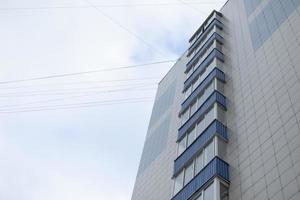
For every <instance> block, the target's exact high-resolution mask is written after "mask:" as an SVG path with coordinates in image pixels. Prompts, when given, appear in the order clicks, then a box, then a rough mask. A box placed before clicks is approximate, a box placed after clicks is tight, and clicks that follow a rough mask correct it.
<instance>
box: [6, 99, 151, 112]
mask: <svg viewBox="0 0 300 200" xmlns="http://www.w3.org/2000/svg"><path fill="white" fill-rule="evenodd" d="M146 101H150V102H152V101H153V98H151V97H145V98H135V99H127V100H126V99H121V100H118V101H116V100H110V101H98V102H84V103H78V104H61V105H54V106H44V107H31V108H23V110H22V108H20V109H19V110H16V109H15V110H2V111H0V114H8V113H21V112H35V111H46V110H61V109H75V108H76V109H78V108H87V107H95V106H106V105H116V104H127V103H141V102H146Z"/></svg>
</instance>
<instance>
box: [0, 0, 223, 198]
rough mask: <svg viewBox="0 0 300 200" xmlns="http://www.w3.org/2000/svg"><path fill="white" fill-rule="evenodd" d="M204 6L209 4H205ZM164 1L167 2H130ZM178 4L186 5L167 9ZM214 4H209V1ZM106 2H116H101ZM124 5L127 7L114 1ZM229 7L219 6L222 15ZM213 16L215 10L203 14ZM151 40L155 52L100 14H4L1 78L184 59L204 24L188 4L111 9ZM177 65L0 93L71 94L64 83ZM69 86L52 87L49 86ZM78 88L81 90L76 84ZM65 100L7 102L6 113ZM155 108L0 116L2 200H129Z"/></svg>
mask: <svg viewBox="0 0 300 200" xmlns="http://www.w3.org/2000/svg"><path fill="white" fill-rule="evenodd" d="M203 1H204V0H203ZM126 2H128V3H155V2H160V3H161V2H162V1H146V0H143V1H138V2H137V1H126ZM164 2H172V3H174V2H177V1H171V0H169V1H164ZM206 2H207V1H206ZM93 3H94V4H107V1H100V0H99V1H96V0H94V1H93ZM109 3H111V4H120V3H124V1H120V0H118V1H109ZM65 5H85V4H84V1H69V0H64V1H58V0H57V1H38V0H30V1H20V0H13V1H11V0H9V1H8V0H7V1H2V2H1V3H0V7H43V6H65ZM220 5H222V4H221V3H220V4H218V5H216V7H220ZM197 7H198V8H199V9H203V10H205V11H207V10H210V9H211V8H212V5H209V4H206V5H205V6H203V7H201V6H197ZM104 11H105V13H107V14H108V15H109V16H111V17H112V18H113V19H115V20H116V21H118V22H119V23H121V24H122V25H123V26H125V27H126V28H128V29H129V30H130V31H132V32H134V33H135V34H137V35H139V37H142V38H143V40H145V41H147V43H150V44H151V45H153V46H154V47H155V48H157V49H160V51H163V52H164V54H165V56H161V55H160V54H158V53H155V52H154V51H152V50H150V49H149V48H148V47H147V45H145V44H143V42H141V41H139V40H138V39H136V38H135V37H134V36H132V35H131V34H128V32H126V31H124V30H123V29H122V28H120V27H119V26H117V25H115V24H113V23H112V22H111V21H109V20H107V19H106V18H105V17H103V16H102V15H101V14H100V13H99V12H97V11H96V10H95V9H93V8H78V9H44V10H38V9H37V10H14V11H0V26H1V27H2V28H1V32H0V43H1V47H0V62H1V73H0V80H3V81H4V80H14V79H23V78H30V77H38V76H44V75H49V74H60V73H69V72H77V71H87V70H94V69H99V68H107V67H110V66H116V65H126V64H133V63H143V62H151V61H156V60H162V59H166V58H165V57H167V58H176V57H177V56H178V55H179V54H180V53H182V51H184V49H185V47H186V46H187V39H188V37H189V36H190V35H191V34H192V32H193V31H195V30H196V28H197V27H198V26H199V25H200V24H201V21H202V20H203V17H202V16H201V15H199V13H197V12H195V11H194V10H192V9H189V8H188V7H186V6H184V5H181V6H179V5H172V6H164V7H163V6H162V7H155V6H153V7H149V6H148V7H133V8H105V9H104ZM170 67H171V66H170V65H169V64H161V65H158V66H147V67H145V68H141V69H139V70H128V71H120V72H111V73H97V74H93V75H86V76H80V77H79V76H78V77H77V76H76V77H70V78H68V79H53V80H50V79H49V80H44V81H36V82H31V83H18V84H12V85H10V86H22V85H36V86H34V87H29V88H27V89H26V88H25V89H24V88H23V89H3V86H1V85H0V94H6V93H9V92H15V93H18V92H26V91H32V90H50V89H62V88H70V86H63V83H64V82H74V81H89V80H109V79H118V78H126V77H127V78H136V77H162V76H163V75H164V74H165V73H166V72H167V70H168V69H169V68H170ZM60 83H61V84H62V85H61V86H60V85H58V86H55V87H54V86H47V85H49V84H60ZM72 87H74V88H76V87H79V86H76V87H75V86H72ZM154 94H155V91H154V90H151V91H143V92H132V91H131V92H123V93H117V94H114V95H113V94H106V95H104V94H102V95H95V96H90V97H86V98H79V99H72V98H71V99H67V100H64V101H63V102H52V103H48V104H47V105H51V104H52V105H53V104H57V103H74V102H82V101H92V100H94V101H95V100H101V99H112V98H122V97H141V96H154ZM49 98H57V96H54V97H53V96H46V97H40V96H29V97H26V98H16V97H14V98H4V97H2V98H1V99H0V104H1V105H8V104H14V103H24V102H32V101H39V100H46V99H49ZM151 107H152V102H150V103H149V102H148V103H143V104H127V105H115V106H107V107H93V108H90V109H79V110H62V111H48V112H46V111H45V112H34V113H22V114H20V113H19V114H11V115H3V114H0V199H5V200H27V199H28V200H41V199H43V200H68V199H72V200H83V199H84V200H85V199H89V200H98V199H101V200H102V199H106V200H110V199H124V200H125V199H130V196H131V192H132V188H133V184H134V179H135V175H136V172H137V167H138V161H139V156H140V154H141V150H142V149H141V148H142V144H143V141H144V136H145V134H146V129H147V126H148V124H147V123H148V121H149V117H150V114H151Z"/></svg>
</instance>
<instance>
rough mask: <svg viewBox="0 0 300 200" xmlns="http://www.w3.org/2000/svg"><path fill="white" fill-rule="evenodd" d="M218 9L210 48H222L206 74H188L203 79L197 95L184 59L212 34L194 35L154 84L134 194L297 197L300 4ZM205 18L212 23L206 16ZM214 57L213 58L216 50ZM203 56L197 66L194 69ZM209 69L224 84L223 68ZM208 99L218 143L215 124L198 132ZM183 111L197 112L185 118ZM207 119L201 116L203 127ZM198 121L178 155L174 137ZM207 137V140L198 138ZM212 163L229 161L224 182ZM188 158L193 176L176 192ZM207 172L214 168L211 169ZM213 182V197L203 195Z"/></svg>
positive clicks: (269, 2)
mask: <svg viewBox="0 0 300 200" xmlns="http://www.w3.org/2000/svg"><path fill="white" fill-rule="evenodd" d="M219 13H221V16H222V17H219V16H217V17H215V18H217V19H218V22H214V21H213V23H215V24H216V25H214V26H215V27H216V28H215V29H212V31H213V32H215V33H217V34H218V36H217V37H215V38H214V39H213V41H218V42H217V43H214V44H213V45H216V46H215V47H216V48H217V49H218V50H220V53H218V54H219V55H218V56H219V58H218V60H217V61H216V62H214V65H213V66H211V67H209V66H206V68H207V71H206V72H205V71H204V72H202V71H203V70H202V69H200V68H197V70H195V72H194V74H195V73H199V74H197V76H199V75H200V76H203V77H200V81H199V83H195V84H196V86H197V87H198V88H200V89H198V88H197V89H195V90H194V92H193V93H194V94H193V93H192V94H188V95H185V94H184V93H185V91H186V90H187V89H188V87H189V85H190V84H191V83H192V82H193V81H195V80H196V78H195V77H196V76H195V75H193V74H191V73H190V72H188V71H189V69H190V67H191V60H195V58H193V57H197V56H200V54H202V53H199V54H195V53H193V52H191V49H195V50H196V51H198V52H200V51H202V52H203V55H204V56H207V57H209V56H212V55H211V54H210V53H209V52H207V53H206V52H205V51H204V50H203V49H202V46H205V45H206V43H205V41H209V38H210V36H211V37H214V35H216V34H213V35H209V36H208V37H206V38H205V37H204V36H203V35H204V34H205V33H204V34H201V33H200V34H197V33H196V34H195V35H196V37H198V38H200V39H201V37H203V38H204V39H203V40H204V42H201V44H200V43H199V44H200V46H199V47H195V45H193V43H195V40H196V39H194V38H193V37H192V38H191V42H190V43H191V47H190V48H189V50H187V52H186V53H185V54H184V55H183V56H182V57H181V58H180V59H179V60H178V62H177V63H176V64H175V65H174V66H173V68H172V69H171V70H170V72H169V73H168V74H167V75H166V77H165V78H164V79H163V80H162V81H161V82H160V84H159V88H158V93H157V97H156V102H163V103H155V105H154V109H153V113H152V117H151V123H150V125H149V129H148V133H147V137H146V142H145V147H144V151H143V155H142V159H141V163H140V169H139V172H138V175H137V178H136V183H135V187H134V191H133V195H132V200H158V199H159V200H171V199H172V200H187V199H191V200H195V199H198V197H197V195H200V194H201V197H199V199H201V200H202V199H204V200H206V199H215V200H223V199H230V200H239V199H243V200H247V199H249V200H250V199H251V200H252V199H258V200H264V199H274V200H276V199H278V200H298V199H300V55H299V53H300V1H299V0H229V1H228V2H227V3H226V4H225V5H224V6H223V7H222V9H221V10H220V11H219ZM208 21H209V23H210V22H211V21H210V19H209V18H208ZM219 22H220V23H221V25H220V23H219ZM203 26H205V25H203ZM217 26H219V27H217ZM198 32H199V31H198ZM219 36H220V37H219ZM208 51H213V50H212V49H208ZM222 54H223V55H222ZM213 56H215V57H217V53H216V55H213ZM220 56H221V57H222V58H221V57H220ZM205 59H206V58H203V60H200V61H199V63H197V66H200V67H201V63H203V62H205ZM192 62H193V61H192ZM202 65H204V64H202ZM203 68H205V67H203ZM216 70H219V71H221V72H222V73H221V74H223V75H224V76H225V80H223V79H222V78H220V77H221V76H220V73H219V75H211V74H212V73H210V72H213V71H216ZM214 73H215V74H217V73H216V72H214ZM189 77H192V78H189ZM209 78H210V79H214V80H216V81H215V83H214V90H215V92H214V93H216V91H218V93H220V95H222V96H224V98H225V104H226V105H223V106H225V107H222V103H220V102H218V100H217V98H215V99H213V98H212V96H211V95H209V94H212V93H208V96H205V95H206V93H203V95H202V94H201V92H203V91H204V90H205V89H204V88H205V87H208V85H209V83H208V82H209V81H207V80H208V79H209ZM191 79H193V80H191ZM222 80H223V81H222ZM205 81H206V82H205ZM220 85H221V87H220ZM170 87H173V88H174V89H173V90H172V91H173V94H172V92H170V91H169V90H170V89H169V90H168V88H170ZM201 87H202V88H201ZM207 91H208V92H210V91H211V92H213V90H209V89H207ZM164 93H167V95H164ZM195 93H197V94H196V95H195ZM197 95H198V96H197ZM201 95H202V96H203V98H204V100H202V99H203V98H202V96H201ZM191 96H196V97H191ZM199 96H200V97H199ZM198 97H199V100H197V102H200V103H199V104H200V105H199V106H198V107H196V108H194V107H193V101H194V99H195V98H196V99H197V98H198ZM192 98H193V99H192ZM201 98H202V99H201ZM164 99H165V100H164ZM189 99H192V100H189ZM208 99H212V100H210V101H208ZM206 100H207V101H206ZM219 101H220V100H219ZM186 102H187V103H186ZM207 102H212V104H213V105H215V104H216V105H215V106H214V107H216V113H215V114H214V115H213V116H214V117H215V118H212V119H214V120H216V119H217V120H218V123H219V124H222V126H224V127H226V138H225V139H224V138H222V136H221V135H218V134H220V133H221V134H224V133H223V132H222V131H220V130H219V129H217V128H215V129H212V128H210V129H209V130H213V131H212V132H209V134H208V131H206V129H205V128H206V127H211V126H213V124H212V125H210V123H211V121H210V117H211V116H210V114H209V112H208V111H207V110H209V107H207V108H205V109H204V108H203V106H202V107H201V105H207V104H208V103H207ZM213 102H216V103H215V104H214V103H213ZM160 104H161V105H160ZM187 108H189V109H190V110H191V111H193V113H195V114H193V115H191V116H188V117H186V116H184V111H185V110H186V109H187ZM224 108H225V109H224ZM201 109H202V111H201ZM213 109H214V108H213ZM221 109H222V110H221ZM200 111H201V112H203V113H205V112H208V113H207V114H201V113H200ZM219 111H221V112H220V113H223V114H220V113H218V112H219ZM197 113H200V114H197ZM196 115H197V116H196ZM206 115H207V116H206ZM195 116H196V117H195ZM205 117H206V118H205ZM192 118H193V119H192ZM202 118H203V120H202ZM206 119H208V122H206V123H204V121H205V120H206ZM201 120H202V121H203V124H204V127H203V125H202V124H201V122H202V121H201ZM191 121H193V123H192V122H191ZM164 123H166V125H162V124H164ZM197 123H199V126H198V125H197ZM186 124H188V125H186ZM195 124H196V127H197V128H196V129H195V130H196V131H195V137H194V139H193V142H192V143H191V144H189V146H188V147H187V149H185V150H182V151H183V152H180V153H181V154H179V155H178V153H177V151H178V145H180V144H179V143H180V141H181V140H182V138H183V137H185V136H184V135H186V134H189V132H193V129H192V127H193V126H194V125H195ZM166 126H167V128H166ZM160 127H164V128H160ZM185 127H186V128H185ZM198 127H199V128H198ZM182 130H184V131H182ZM198 130H201V131H198ZM193 133H194V132H193ZM206 135H207V136H206ZM208 135H209V138H208ZM151 136H152V137H151ZM204 136H205V138H208V139H206V140H204V139H202V138H204ZM186 137H187V139H186V140H187V142H186V143H187V144H188V143H189V138H188V136H186ZM212 137H213V138H215V139H213V140H212V139H211V138H212ZM149 138H150V139H149ZM200 140H201V141H202V142H201V141H200ZM147 141H150V142H147ZM155 141H157V142H155ZM158 141H159V142H158ZM211 141H212V142H213V143H214V155H215V156H216V157H215V158H214V159H213V160H211V161H208V162H206V163H204V166H203V167H202V168H201V169H200V171H199V170H196V168H197V167H196V164H197V159H198V156H201V154H202V152H203V155H204V154H205V152H206V148H208V146H209V143H210V142H211ZM147 143H150V144H147ZM156 144H157V146H156ZM181 157H184V158H181ZM179 159H180V162H179V161H178V160H179ZM216 159H217V160H221V161H220V163H226V164H228V169H229V177H228V178H227V177H225V175H224V172H226V170H225V171H224V170H223V171H221V170H220V171H218V170H219V169H217V168H215V167H214V166H217V165H213V163H214V162H216V163H217V160H216ZM203 161H205V159H204V160H203ZM201 162H202V161H201ZM191 163H194V164H193V166H194V168H193V171H194V176H192V177H191V178H190V177H189V179H188V181H189V182H187V183H183V184H184V186H182V187H180V188H179V189H177V190H178V191H175V192H174V187H175V186H174V181H176V177H177V176H178V175H180V170H182V169H186V170H189V168H188V166H190V164H191ZM205 164H206V165H205ZM178 166H180V167H178ZM223 166H225V165H223ZM208 168H211V170H212V171H211V170H210V172H209V173H208V172H206V171H209V170H208ZM225 168H226V166H225ZM214 170H216V171H214ZM214 174H215V175H214ZM221 174H223V175H221ZM225 174H226V173H225ZM188 176H190V175H189V174H188V171H187V177H188ZM207 177H210V178H207ZM183 179H184V178H183ZM203 181H204V182H203ZM211 183H212V184H213V185H214V186H213V191H214V195H213V196H209V194H210V193H209V192H210V191H209V187H210V184H211ZM224 187H225V189H224ZM189 188H190V189H189ZM227 189H228V191H229V192H226V190H227ZM206 190H207V195H206ZM223 190H224V191H225V193H224V192H221V193H222V194H225V195H219V194H220V191H223ZM227 194H228V195H227Z"/></svg>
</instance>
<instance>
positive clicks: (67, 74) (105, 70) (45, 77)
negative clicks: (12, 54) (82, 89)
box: [0, 60, 176, 85]
mask: <svg viewBox="0 0 300 200" xmlns="http://www.w3.org/2000/svg"><path fill="white" fill-rule="evenodd" d="M175 61H176V60H164V61H158V62H152V63H144V64H137V65H127V66H126V65H125V66H120V67H113V68H107V69H98V70H91V71H83V72H76V73H65V74H55V75H49V76H41V77H35V78H27V79H18V80H9V81H0V85H1V84H8V83H18V82H25V81H36V80H44V79H51V78H61V77H66V76H78V75H83V74H91V73H99V72H107V71H116V70H123V69H132V68H138V67H144V66H149V65H156V64H162V63H170V62H175Z"/></svg>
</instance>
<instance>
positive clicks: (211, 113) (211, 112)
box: [205, 107, 215, 127]
mask: <svg viewBox="0 0 300 200" xmlns="http://www.w3.org/2000/svg"><path fill="white" fill-rule="evenodd" d="M213 108H214V107H213ZM213 108H212V109H210V110H209V111H208V113H206V115H205V127H207V126H208V125H209V124H210V123H211V122H212V121H213V120H214V119H215V118H214V109H213Z"/></svg>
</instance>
